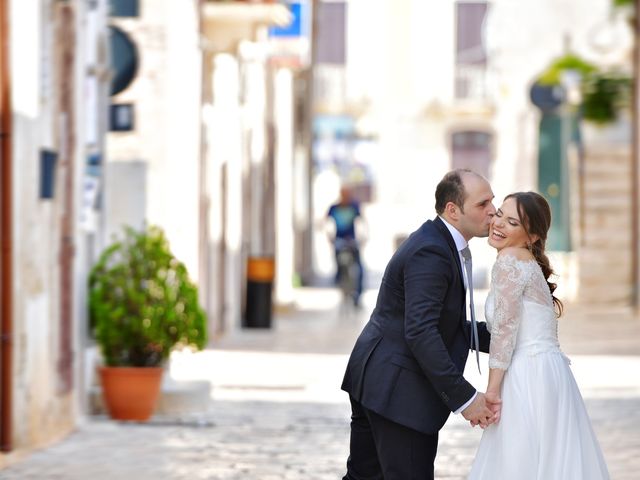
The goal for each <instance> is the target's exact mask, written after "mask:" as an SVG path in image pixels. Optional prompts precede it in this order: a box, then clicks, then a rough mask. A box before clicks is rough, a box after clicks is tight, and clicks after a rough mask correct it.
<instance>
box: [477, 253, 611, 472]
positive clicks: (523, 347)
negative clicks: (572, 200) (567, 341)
mask: <svg viewBox="0 0 640 480" xmlns="http://www.w3.org/2000/svg"><path fill="white" fill-rule="evenodd" d="M485 317H486V319H487V326H488V327H489V330H490V331H491V349H490V354H489V367H490V368H497V369H502V370H505V371H506V372H505V376H504V379H503V382H502V413H501V418H500V421H499V423H498V424H494V425H490V426H489V427H487V428H486V429H485V430H484V432H483V435H482V439H481V441H480V446H479V447H478V452H477V455H476V458H475V460H474V463H473V466H472V469H471V473H470V475H469V478H470V479H483V480H603V479H608V478H609V473H608V471H607V466H606V463H605V460H604V457H603V455H602V452H601V450H600V446H599V445H598V440H597V438H596V436H595V434H594V431H593V428H592V426H591V421H590V419H589V416H588V414H587V410H586V408H585V404H584V401H583V399H582V396H581V394H580V390H579V389H578V385H577V384H576V381H575V378H574V377H573V373H572V372H571V369H570V367H569V363H570V362H569V360H568V358H567V357H566V356H565V355H564V354H563V353H562V351H561V350H560V344H559V342H558V319H557V317H556V314H555V311H554V308H553V299H552V297H551V294H550V292H549V287H548V285H547V282H546V280H545V278H544V275H543V274H542V271H541V269H540V267H539V266H538V264H537V263H536V262H535V261H522V260H518V259H516V258H515V257H513V256H506V255H503V256H499V257H498V260H497V261H496V264H495V265H494V267H493V270H492V277H491V287H490V290H489V295H488V296H487V301H486V303H485Z"/></svg>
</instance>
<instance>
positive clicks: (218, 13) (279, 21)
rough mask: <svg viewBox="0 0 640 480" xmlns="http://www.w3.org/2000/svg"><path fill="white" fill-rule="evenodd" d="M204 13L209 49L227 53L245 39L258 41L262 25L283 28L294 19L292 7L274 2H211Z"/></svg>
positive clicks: (204, 8) (204, 32) (203, 10)
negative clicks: (290, 9)
mask: <svg viewBox="0 0 640 480" xmlns="http://www.w3.org/2000/svg"><path fill="white" fill-rule="evenodd" d="M201 14H202V21H203V32H202V33H203V35H204V36H205V37H206V39H207V44H208V48H210V49H212V50H215V51H216V52H228V53H235V52H236V50H237V48H238V44H239V43H240V41H242V40H254V41H255V40H258V37H259V32H260V30H261V29H262V28H264V27H270V26H279V27H284V26H287V25H288V24H289V23H290V22H291V20H292V15H291V12H290V11H289V9H288V8H287V7H286V6H285V5H282V4H280V3H276V2H274V1H262V2H257V1H244V2H229V1H208V2H205V3H204V4H203V6H202V10H201Z"/></svg>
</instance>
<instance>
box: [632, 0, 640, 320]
mask: <svg viewBox="0 0 640 480" xmlns="http://www.w3.org/2000/svg"><path fill="white" fill-rule="evenodd" d="M633 12H634V13H633V27H634V28H633V37H634V38H633V75H632V79H633V80H632V81H633V97H632V98H633V102H632V105H633V107H632V109H631V118H632V137H631V138H632V144H631V185H632V186H631V269H632V270H631V280H632V283H631V284H632V285H633V291H632V304H633V306H634V308H635V309H636V310H640V260H639V259H638V256H639V255H640V220H639V219H638V215H640V211H639V210H640V206H639V203H640V198H638V195H640V191H639V188H638V182H640V171H639V170H640V167H639V165H638V162H640V133H639V132H638V128H640V118H639V116H640V45H639V43H640V37H639V36H638V32H639V31H640V30H638V29H639V28H640V0H635V2H634V10H633Z"/></svg>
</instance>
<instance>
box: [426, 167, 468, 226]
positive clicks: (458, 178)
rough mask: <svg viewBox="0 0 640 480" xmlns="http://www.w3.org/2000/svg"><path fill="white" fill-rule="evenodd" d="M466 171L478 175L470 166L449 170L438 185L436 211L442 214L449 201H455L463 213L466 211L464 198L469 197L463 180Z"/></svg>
mask: <svg viewBox="0 0 640 480" xmlns="http://www.w3.org/2000/svg"><path fill="white" fill-rule="evenodd" d="M465 173H471V174H473V175H478V174H477V173H476V172H474V171H473V170H469V169H468V168H458V169H456V170H451V171H450V172H447V173H446V174H445V176H444V177H442V180H440V183H438V186H437V187H436V213H437V214H438V215H442V212H444V207H446V206H447V203H449V202H453V203H454V204H456V205H457V206H458V207H460V210H462V213H464V200H465V198H466V197H467V192H466V191H465V189H464V183H463V182H462V175H463V174H465Z"/></svg>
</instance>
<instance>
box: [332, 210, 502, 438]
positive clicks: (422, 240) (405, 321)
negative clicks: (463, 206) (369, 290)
mask: <svg viewBox="0 0 640 480" xmlns="http://www.w3.org/2000/svg"><path fill="white" fill-rule="evenodd" d="M470 331H471V324H470V322H469V321H468V320H467V318H466V307H465V289H464V279H463V277H462V269H461V265H460V257H459V255H458V251H457V249H456V245H455V242H454V240H453V237H452V236H451V234H450V233H449V230H448V229H447V227H446V225H445V224H444V223H443V222H442V220H440V219H439V218H436V219H435V220H429V221H427V222H425V223H424V224H423V225H422V226H421V227H420V228H419V229H418V230H416V231H415V232H413V233H412V234H411V236H409V238H408V239H407V240H405V242H404V243H403V244H402V245H401V246H400V247H399V248H398V250H397V251H396V253H395V254H394V255H393V257H392V258H391V260H390V261H389V264H388V265H387V268H386V270H385V273H384V277H383V278H382V284H381V286H380V291H379V293H378V300H377V303H376V307H375V309H374V310H373V313H372V314H371V318H370V319H369V322H368V323H367V324H366V326H365V327H364V329H363V331H362V333H361V334H360V336H359V337H358V340H357V341H356V344H355V346H354V348H353V351H352V353H351V356H350V358H349V363H348V365H347V369H346V373H345V376H344V381H343V383H342V389H343V390H345V391H346V392H348V393H349V394H350V395H351V396H352V397H353V398H354V399H355V400H357V401H358V402H360V403H361V404H362V405H363V406H364V407H366V408H368V409H369V410H373V411H374V412H376V413H378V414H380V415H382V416H383V417H385V418H388V419H389V420H392V421H394V422H396V423H399V424H401V425H405V426H407V427H410V428H412V429H414V430H418V431H420V432H423V433H427V434H433V433H436V432H437V431H439V430H440V429H441V428H442V426H443V425H444V423H445V422H446V420H447V418H448V416H449V414H450V413H451V412H452V411H456V410H457V409H458V408H460V407H461V406H462V405H464V404H465V403H466V402H467V401H468V400H469V399H470V398H471V397H472V395H473V394H474V392H475V389H474V388H473V386H472V385H471V384H470V383H469V382H467V381H466V380H465V379H464V377H463V376H462V374H463V371H464V366H465V363H466V361H467V357H468V355H469V344H470ZM478 333H479V337H480V347H481V350H482V351H484V352H488V351H489V341H490V336H489V333H488V331H487V328H486V324H485V323H484V322H480V323H478Z"/></svg>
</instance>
